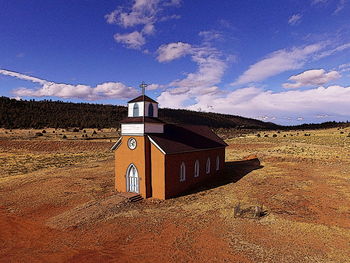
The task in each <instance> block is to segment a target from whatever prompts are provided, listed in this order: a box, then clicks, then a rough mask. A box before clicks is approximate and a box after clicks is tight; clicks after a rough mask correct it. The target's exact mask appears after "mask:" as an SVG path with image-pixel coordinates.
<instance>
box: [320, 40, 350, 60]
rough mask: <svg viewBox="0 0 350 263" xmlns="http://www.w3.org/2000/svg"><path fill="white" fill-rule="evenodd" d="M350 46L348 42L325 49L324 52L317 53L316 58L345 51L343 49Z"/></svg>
mask: <svg viewBox="0 0 350 263" xmlns="http://www.w3.org/2000/svg"><path fill="white" fill-rule="evenodd" d="M348 48H350V43H346V44H343V45H340V46H337V47H336V48H333V49H329V50H326V51H323V52H322V53H320V54H318V55H316V56H315V59H321V58H324V57H328V56H330V55H333V54H334V53H337V52H340V51H343V50H345V49H348Z"/></svg>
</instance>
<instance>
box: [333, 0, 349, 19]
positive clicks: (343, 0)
mask: <svg viewBox="0 0 350 263" xmlns="http://www.w3.org/2000/svg"><path fill="white" fill-rule="evenodd" d="M345 4H346V0H339V2H338V5H337V8H336V9H335V10H334V12H333V14H334V15H335V14H338V13H339V12H340V11H341V10H343V9H344V7H345Z"/></svg>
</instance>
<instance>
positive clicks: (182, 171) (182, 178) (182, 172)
mask: <svg viewBox="0 0 350 263" xmlns="http://www.w3.org/2000/svg"><path fill="white" fill-rule="evenodd" d="M185 180H186V166H185V163H184V162H182V163H181V165H180V182H183V181H185Z"/></svg>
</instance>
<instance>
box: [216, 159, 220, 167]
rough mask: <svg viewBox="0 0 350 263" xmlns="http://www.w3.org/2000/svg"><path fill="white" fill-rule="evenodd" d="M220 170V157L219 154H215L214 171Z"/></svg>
mask: <svg viewBox="0 0 350 263" xmlns="http://www.w3.org/2000/svg"><path fill="white" fill-rule="evenodd" d="M219 170H220V157H219V155H218V156H216V171H219Z"/></svg>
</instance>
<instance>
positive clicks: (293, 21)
mask: <svg viewBox="0 0 350 263" xmlns="http://www.w3.org/2000/svg"><path fill="white" fill-rule="evenodd" d="M302 17H303V16H302V15H301V14H294V15H292V16H291V17H290V18H289V19H288V24H290V25H293V26H294V25H297V24H299V23H300V22H301V18H302Z"/></svg>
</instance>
